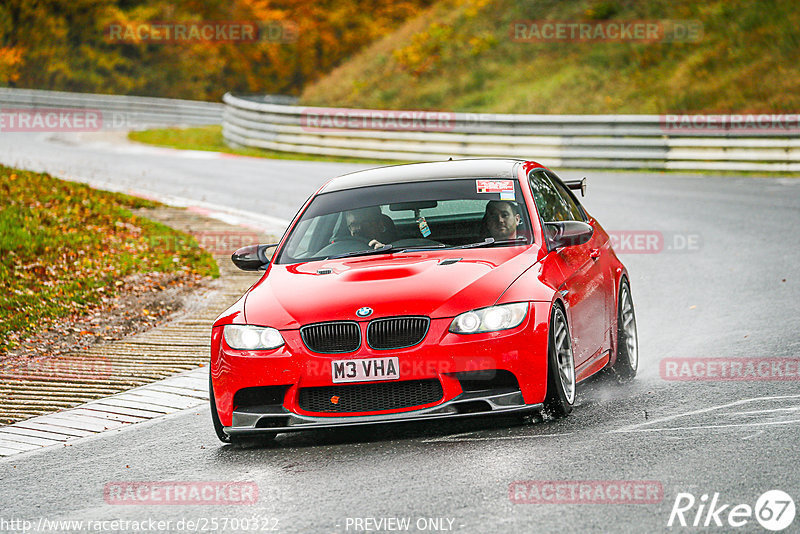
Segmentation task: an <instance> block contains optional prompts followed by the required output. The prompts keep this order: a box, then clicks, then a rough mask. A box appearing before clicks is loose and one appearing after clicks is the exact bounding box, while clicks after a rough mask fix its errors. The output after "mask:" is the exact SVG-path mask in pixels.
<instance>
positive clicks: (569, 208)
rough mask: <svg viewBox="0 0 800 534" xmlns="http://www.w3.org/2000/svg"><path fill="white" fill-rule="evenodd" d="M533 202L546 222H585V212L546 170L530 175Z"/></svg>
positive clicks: (533, 172)
mask: <svg viewBox="0 0 800 534" xmlns="http://www.w3.org/2000/svg"><path fill="white" fill-rule="evenodd" d="M529 180H530V184H531V192H532V193H533V200H534V202H536V208H537V209H538V210H539V215H541V217H542V220H543V221H544V222H559V221H584V220H585V217H584V216H583V211H582V210H581V208H580V207H579V206H578V205H577V204H576V203H575V201H574V200H573V198H572V196H570V194H569V192H567V191H566V190H565V189H564V188H563V186H562V185H561V184H560V183H558V182H557V181H555V180H553V179H552V178H551V177H550V176H549V175H548V174H547V172H545V171H544V170H539V171H532V172H531V173H530V175H529Z"/></svg>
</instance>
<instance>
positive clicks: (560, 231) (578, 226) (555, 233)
mask: <svg viewBox="0 0 800 534" xmlns="http://www.w3.org/2000/svg"><path fill="white" fill-rule="evenodd" d="M592 234H594V228H592V227H591V226H589V225H588V224H586V223H585V222H580V221H562V222H548V223H544V235H545V237H546V238H547V242H548V244H549V245H550V250H552V249H556V248H559V247H571V246H574V245H583V244H584V243H586V242H587V241H589V240H590V239H591V238H592Z"/></svg>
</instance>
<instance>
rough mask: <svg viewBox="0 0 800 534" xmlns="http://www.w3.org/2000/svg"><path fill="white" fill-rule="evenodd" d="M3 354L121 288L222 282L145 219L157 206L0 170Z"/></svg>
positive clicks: (206, 260) (190, 247)
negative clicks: (153, 277)
mask: <svg viewBox="0 0 800 534" xmlns="http://www.w3.org/2000/svg"><path fill="white" fill-rule="evenodd" d="M0 189H1V191H0V288H2V295H0V353H2V352H5V351H6V350H8V349H9V348H13V347H15V346H16V345H17V344H18V341H19V340H20V339H22V338H23V336H25V335H26V334H29V333H31V332H33V331H36V330H40V329H41V328H43V327H45V326H47V325H48V324H49V322H50V321H52V320H53V319H56V318H58V317H64V316H67V315H71V314H77V315H82V314H85V313H87V312H88V311H89V310H90V309H91V308H92V307H93V306H96V305H98V304H101V303H103V302H107V301H108V300H109V299H111V298H113V297H115V296H117V294H118V291H119V290H118V288H119V287H120V286H121V285H123V282H122V280H123V279H124V278H126V277H130V276H132V275H137V274H143V273H151V272H163V273H182V274H185V275H187V276H213V277H217V276H219V270H218V267H217V264H216V262H215V261H214V258H213V257H212V256H211V255H210V254H209V253H208V252H206V251H205V250H203V249H202V248H200V246H199V245H198V243H197V241H196V240H195V239H194V238H193V237H191V236H190V235H188V234H185V233H182V232H178V231H176V230H173V229H172V228H169V227H167V226H165V225H163V224H160V223H157V222H153V221H150V220H149V219H145V218H142V217H138V216H136V215H134V214H132V213H131V211H130V210H131V209H135V208H144V207H156V206H158V204H157V203H155V202H151V201H149V200H144V199H140V198H136V197H131V196H128V195H123V194H119V193H109V192H105V191H98V190H96V189H92V188H91V187H89V186H86V185H83V184H77V183H73V182H66V181H63V180H59V179H57V178H53V177H52V176H50V175H48V174H41V173H35V172H29V171H22V170H16V169H12V168H9V167H5V166H2V165H0Z"/></svg>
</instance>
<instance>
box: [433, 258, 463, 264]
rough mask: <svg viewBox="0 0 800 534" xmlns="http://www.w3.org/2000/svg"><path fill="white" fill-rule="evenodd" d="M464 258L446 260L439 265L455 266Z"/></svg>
mask: <svg viewBox="0 0 800 534" xmlns="http://www.w3.org/2000/svg"><path fill="white" fill-rule="evenodd" d="M462 259H463V258H446V259H444V260H442V261H440V262H439V265H453V264H454V263H458V262H460V261H461V260H462Z"/></svg>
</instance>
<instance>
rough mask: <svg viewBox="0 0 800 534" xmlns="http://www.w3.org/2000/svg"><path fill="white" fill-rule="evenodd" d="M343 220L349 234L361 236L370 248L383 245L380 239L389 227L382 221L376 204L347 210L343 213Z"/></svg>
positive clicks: (387, 231)
mask: <svg viewBox="0 0 800 534" xmlns="http://www.w3.org/2000/svg"><path fill="white" fill-rule="evenodd" d="M345 222H346V223H347V229H348V230H349V231H350V235H351V236H353V237H358V238H361V239H363V240H365V241H367V243H368V244H369V246H370V247H372V248H381V247H383V246H385V245H384V244H383V243H382V242H381V241H380V240H379V238H380V239H383V240H386V238H385V237H384V236H385V235H387V234H388V233H389V229H388V228H387V227H386V223H385V222H384V217H383V213H381V208H380V207H378V206H370V207H368V208H361V209H357V210H351V211H348V212H347V213H346V214H345Z"/></svg>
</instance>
